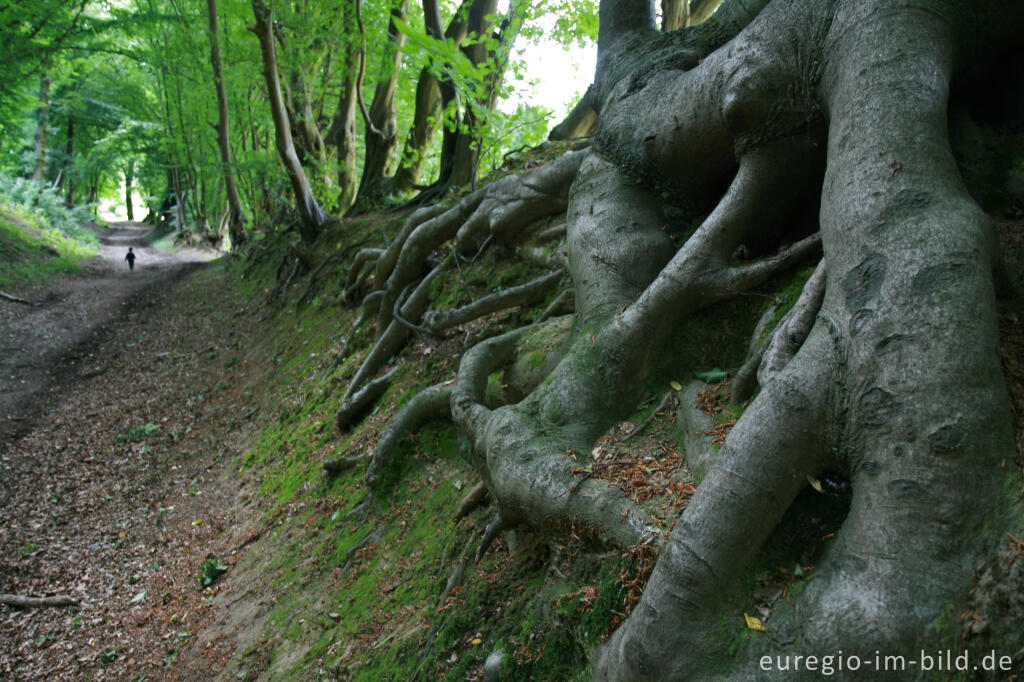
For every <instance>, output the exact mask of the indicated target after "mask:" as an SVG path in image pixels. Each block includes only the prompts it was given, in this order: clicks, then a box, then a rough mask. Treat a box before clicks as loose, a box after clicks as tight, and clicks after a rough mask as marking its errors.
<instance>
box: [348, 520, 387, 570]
mask: <svg viewBox="0 0 1024 682" xmlns="http://www.w3.org/2000/svg"><path fill="white" fill-rule="evenodd" d="M375 542H377V543H379V542H380V531H378V530H377V529H376V528H374V529H373V530H371V531H370V532H369V533H367V534H366V535H364V536H363V537H362V538H360V539H359V541H358V542H356V544H354V545H352V546H351V547H349V549H348V551H347V552H345V562H344V564H343V565H342V567H341V572H342V573H348V571H349V569H350V568H352V561H353V559H355V555H356V552H358V551H359V550H361V549H362V548H363V547H366V546H367V545H372V544H373V543H375Z"/></svg>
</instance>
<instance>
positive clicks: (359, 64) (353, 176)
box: [327, 4, 366, 215]
mask: <svg viewBox="0 0 1024 682" xmlns="http://www.w3.org/2000/svg"><path fill="white" fill-rule="evenodd" d="M341 12H342V26H343V27H344V30H345V35H347V36H349V37H350V38H349V42H348V43H347V44H346V46H345V61H344V76H343V78H342V83H341V95H340V96H339V97H338V110H337V112H336V113H335V114H334V120H333V121H332V122H331V129H330V130H329V131H328V133H327V142H328V143H329V144H333V145H334V147H335V148H336V149H337V154H338V206H337V212H338V213H339V214H341V215H344V214H345V213H346V212H347V211H348V210H349V209H350V208H352V205H353V204H354V203H355V201H356V192H357V191H358V189H359V175H358V173H357V172H356V152H357V147H358V145H357V141H356V121H357V120H358V117H359V109H358V106H359V101H358V100H359V95H358V93H357V91H356V88H357V87H359V74H360V73H362V72H363V69H364V68H365V64H364V61H365V59H366V54H365V52H364V50H363V43H362V41H361V40H359V39H358V38H353V37H354V36H357V35H358V33H359V28H358V21H357V18H356V8H355V6H354V5H352V4H343V5H342V8H341Z"/></svg>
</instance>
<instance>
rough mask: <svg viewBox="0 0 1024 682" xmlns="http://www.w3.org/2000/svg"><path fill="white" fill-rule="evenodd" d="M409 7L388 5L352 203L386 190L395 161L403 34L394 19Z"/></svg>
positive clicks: (399, 2)
mask: <svg viewBox="0 0 1024 682" xmlns="http://www.w3.org/2000/svg"><path fill="white" fill-rule="evenodd" d="M408 7H409V2H408V0H396V2H395V3H394V4H393V5H392V7H391V20H390V21H389V22H388V41H387V44H388V49H387V50H386V51H385V53H384V56H383V57H382V59H381V66H380V71H379V75H378V78H377V87H376V88H375V89H374V93H373V100H372V101H371V103H370V109H369V111H367V112H364V117H365V119H366V121H365V122H366V135H365V141H364V146H365V153H364V155H363V173H362V177H361V179H360V181H359V196H358V198H357V199H356V203H358V204H360V205H365V204H366V202H372V201H377V200H379V199H381V198H383V197H384V195H385V194H386V193H387V192H388V190H389V187H388V182H387V179H386V178H387V177H388V176H389V175H390V174H391V170H392V168H393V166H394V164H395V161H396V158H395V154H396V151H397V149H398V116H397V113H396V111H395V92H396V90H397V88H398V72H399V68H400V67H401V64H402V47H403V46H404V45H405V34H404V33H402V32H401V31H399V30H398V26H397V24H396V23H395V20H396V19H403V18H404V16H405V13H406V12H407V10H408Z"/></svg>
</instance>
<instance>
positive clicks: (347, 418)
mask: <svg viewBox="0 0 1024 682" xmlns="http://www.w3.org/2000/svg"><path fill="white" fill-rule="evenodd" d="M400 368H401V365H398V366H395V367H393V368H391V370H390V371H388V372H387V373H386V374H384V375H383V376H379V377H377V378H376V379H374V380H373V381H371V382H369V383H368V384H366V385H365V386H363V387H362V388H360V389H359V390H358V391H356V392H355V393H353V394H352V395H350V396H348V397H346V398H345V400H344V401H343V402H342V403H341V407H339V408H338V411H337V413H336V414H335V422H336V424H337V427H338V429H339V430H342V431H343V430H345V429H347V428H348V427H349V425H351V423H352V421H353V420H354V419H355V418H356V417H358V416H359V415H360V414H362V413H363V411H365V410H367V409H369V407H370V406H371V405H372V404H373V403H375V402H376V401H377V399H378V398H380V397H381V396H382V395H383V394H384V391H386V390H387V389H388V386H389V385H390V384H391V379H392V378H393V377H394V376H395V373H396V372H398V370H399V369H400Z"/></svg>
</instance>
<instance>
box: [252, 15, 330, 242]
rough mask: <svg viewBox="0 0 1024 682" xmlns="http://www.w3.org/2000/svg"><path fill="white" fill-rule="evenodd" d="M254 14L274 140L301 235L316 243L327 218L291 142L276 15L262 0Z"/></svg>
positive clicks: (254, 29) (305, 239) (307, 240)
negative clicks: (272, 122) (273, 23)
mask: <svg viewBox="0 0 1024 682" xmlns="http://www.w3.org/2000/svg"><path fill="white" fill-rule="evenodd" d="M252 9H253V14H254V15H255V17H256V24H255V26H254V27H253V31H254V32H255V33H256V37H257V38H259V41H260V51H261V52H262V54H263V77H264V80H265V81H266V84H267V99H268V100H269V101H270V113H271V116H272V117H273V119H274V140H275V142H276V144H277V152H278V154H279V155H280V157H281V161H282V162H283V163H284V166H285V170H287V172H288V179H289V180H290V181H291V184H292V191H293V192H294V194H295V204H296V208H297V209H298V213H299V219H300V222H299V233H300V234H301V235H302V239H303V240H304V241H306V242H313V241H315V240H316V238H317V237H318V236H319V234H320V232H321V231H322V230H323V226H324V223H326V222H327V218H328V215H327V213H326V212H325V211H324V210H323V209H322V208H321V207H320V204H319V203H318V202H317V200H316V197H314V196H313V189H312V187H310V184H309V178H307V177H306V172H305V171H304V170H303V168H302V164H301V163H300V162H299V157H298V154H297V153H296V152H295V144H294V143H293V142H292V134H291V129H290V126H289V122H288V112H287V110H286V109H285V104H284V96H283V95H282V93H281V81H280V78H279V77H278V70H277V49H276V48H275V46H274V32H273V25H272V22H273V15H272V14H271V11H270V8H269V7H268V6H267V4H266V3H265V2H264V1H263V0H252Z"/></svg>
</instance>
